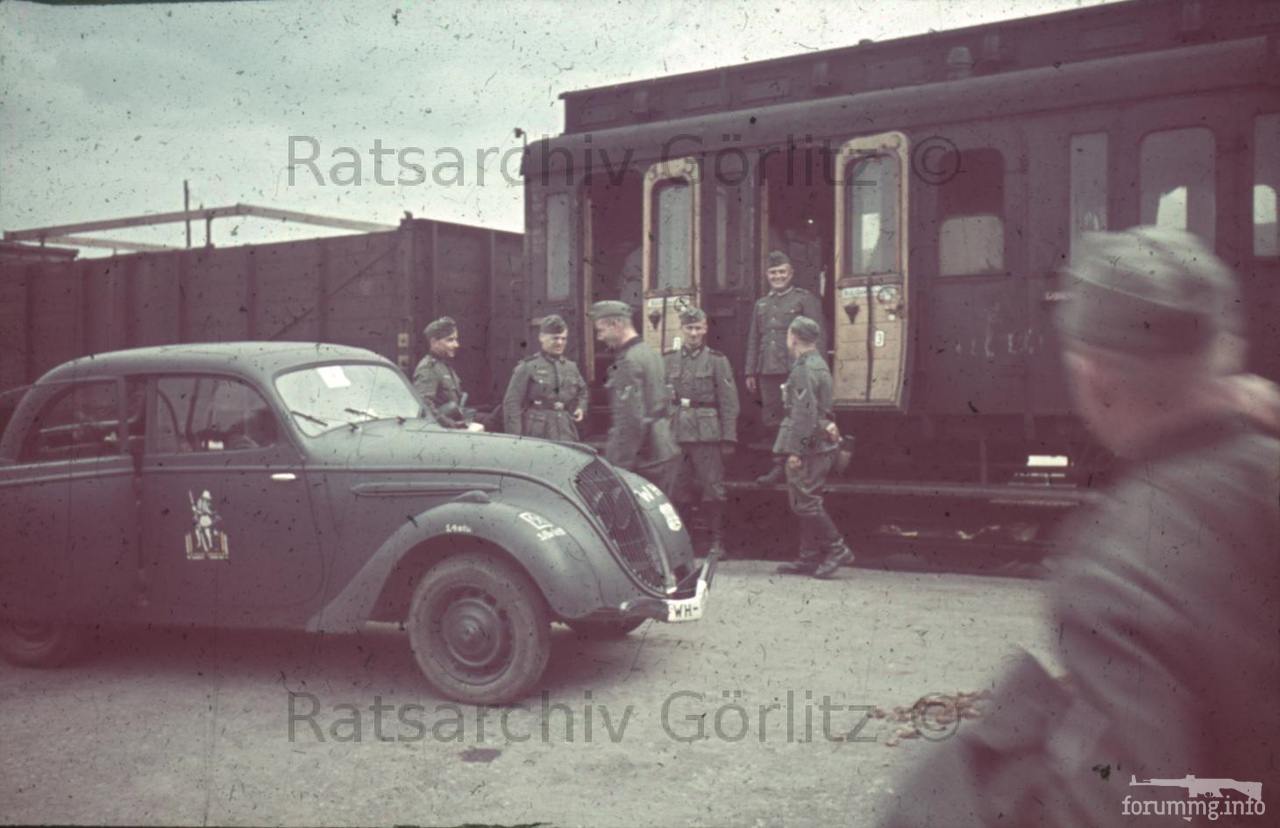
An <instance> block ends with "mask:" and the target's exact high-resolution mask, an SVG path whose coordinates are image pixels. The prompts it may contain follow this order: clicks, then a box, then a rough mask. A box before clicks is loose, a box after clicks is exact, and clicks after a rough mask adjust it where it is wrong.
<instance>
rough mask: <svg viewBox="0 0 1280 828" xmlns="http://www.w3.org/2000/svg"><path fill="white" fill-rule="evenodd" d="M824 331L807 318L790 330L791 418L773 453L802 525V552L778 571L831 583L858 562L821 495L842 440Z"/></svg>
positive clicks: (788, 402)
mask: <svg viewBox="0 0 1280 828" xmlns="http://www.w3.org/2000/svg"><path fill="white" fill-rule="evenodd" d="M821 336H822V329H821V328H820V327H819V326H818V323H817V322H816V321H814V320H812V319H810V318H809V317H807V316H798V317H796V318H795V319H794V320H792V322H791V324H790V325H789V326H788V328H787V349H788V350H789V351H790V352H791V355H792V356H793V357H794V362H793V363H792V365H791V373H790V374H788V375H787V384H786V396H785V399H784V403H785V407H786V417H785V418H784V419H783V421H782V425H781V426H779V428H778V439H777V440H776V441H774V444H773V453H774V454H775V455H776V456H778V457H779V458H780V459H781V461H782V463H783V469H784V471H785V474H786V477H787V502H788V505H789V506H790V507H791V513H792V514H794V515H795V516H796V518H797V519H798V520H799V521H800V527H799V528H800V552H799V555H798V557H797V559H796V560H795V561H793V562H789V563H784V564H782V565H781V566H779V567H778V571H779V572H781V573H783V574H787V575H813V576H814V577H815V578H829V577H831V576H832V575H834V574H835V573H836V571H837V570H838V569H839V568H840V567H841V566H843V565H845V564H847V563H851V562H852V561H853V552H851V551H850V550H849V547H848V546H847V545H846V544H845V542H844V538H842V537H841V536H840V530H839V529H837V528H836V524H835V521H833V520H832V519H831V515H829V514H827V510H826V507H825V505H824V504H823V499H822V490H823V487H824V486H825V485H826V482H827V475H829V474H830V473H831V469H832V468H833V467H834V466H835V463H836V459H837V456H838V453H839V447H840V446H839V438H838V437H837V436H835V435H834V433H833V432H834V422H835V421H834V419H833V409H832V404H831V401H832V383H831V370H830V369H829V368H827V362H826V360H824V359H823V358H822V355H821V354H820V353H818V341H819V339H820V338H821Z"/></svg>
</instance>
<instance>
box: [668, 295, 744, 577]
mask: <svg viewBox="0 0 1280 828" xmlns="http://www.w3.org/2000/svg"><path fill="white" fill-rule="evenodd" d="M680 327H681V331H682V332H683V334H684V342H683V344H682V345H681V347H680V348H678V349H676V350H674V351H670V352H669V353H667V354H665V355H664V356H663V360H664V361H665V363H666V372H667V382H668V383H669V384H670V385H671V388H672V391H673V392H674V394H675V406H676V410H675V413H674V414H673V415H672V427H673V429H674V431H675V438H676V442H677V443H679V444H680V451H681V455H682V457H681V463H680V472H679V476H678V478H677V482H676V491H675V492H674V493H673V495H672V499H673V500H675V501H676V502H678V503H681V504H688V503H692V502H693V499H694V498H693V497H692V495H691V494H690V493H689V492H688V489H690V488H691V486H690V485H689V482H690V481H689V478H690V472H692V474H693V477H695V478H696V480H697V488H698V495H699V496H700V497H701V501H702V510H703V513H704V515H705V517H706V521H707V529H708V530H709V531H710V533H711V549H710V550H709V552H708V554H709V555H710V556H712V557H717V558H718V557H720V556H721V555H723V554H724V501H725V497H724V461H723V460H722V459H721V452H725V453H728V452H730V451H732V450H733V444H734V442H736V441H737V439H738V388H737V385H736V384H735V383H734V381H733V368H731V367H730V366H729V359H728V357H726V356H725V355H724V354H722V353H720V352H719V351H714V350H712V349H711V348H708V347H707V346H706V339H707V315H706V313H705V312H703V311H702V310H701V309H699V308H688V309H686V310H684V311H683V312H682V313H681V314H680Z"/></svg>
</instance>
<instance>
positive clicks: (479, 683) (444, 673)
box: [406, 552, 551, 704]
mask: <svg viewBox="0 0 1280 828" xmlns="http://www.w3.org/2000/svg"><path fill="white" fill-rule="evenodd" d="M406 626H407V627H408V631H409V643H410V645H411V646H412V647H413V655H414V658H415V659H416V660H417V662H418V667H419V668H420V669H421V670H422V672H423V674H424V675H425V676H426V677H427V679H428V680H429V681H430V682H431V683H432V684H433V685H435V686H436V688H437V689H439V690H440V691H441V692H443V693H444V694H445V695H447V696H449V697H450V698H453V699H456V700H457V701H461V702H466V703H469V704H504V703H507V702H510V701H514V700H516V699H519V698H522V697H524V696H525V695H527V694H528V693H529V691H531V690H532V689H533V687H534V685H536V684H537V683H538V681H539V680H540V679H541V678H542V673H543V671H544V670H546V667H547V659H548V658H549V657H550V654H551V629H550V628H551V622H550V620H549V617H548V613H547V608H546V603H545V602H544V600H543V598H542V593H541V592H539V591H538V588H537V587H536V586H534V585H533V583H532V582H531V581H530V580H529V578H528V576H526V575H525V574H524V572H522V571H520V570H519V569H518V568H517V567H516V566H514V565H513V564H511V563H508V562H507V561H504V560H502V559H501V558H499V557H497V556H495V555H490V554H485V553H479V552H468V553H465V554H462V555H458V556H455V557H451V558H446V559H445V560H443V561H441V562H440V563H438V564H436V565H435V566H433V567H432V568H431V569H429V570H428V571H427V573H426V574H425V575H423V577H422V580H421V581H420V582H419V583H418V587H417V589H416V590H415V591H414V594H413V603H412V605H411V607H410V609H409V622H408V624H407V625H406Z"/></svg>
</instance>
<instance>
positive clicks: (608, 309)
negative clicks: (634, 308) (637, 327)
mask: <svg viewBox="0 0 1280 828" xmlns="http://www.w3.org/2000/svg"><path fill="white" fill-rule="evenodd" d="M615 316H622V317H625V318H627V319H630V318H631V306H630V305H628V304H627V303H626V302H619V301H618V300H616V299H609V300H607V301H604V302H596V303H595V304H594V305H592V306H591V318H592V319H609V318H611V317H615Z"/></svg>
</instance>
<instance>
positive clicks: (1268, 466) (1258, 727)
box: [885, 227, 1280, 826]
mask: <svg viewBox="0 0 1280 828" xmlns="http://www.w3.org/2000/svg"><path fill="white" fill-rule="evenodd" d="M1071 273H1072V275H1074V276H1075V284H1074V285H1073V286H1072V289H1071V291H1070V298H1069V299H1068V300H1067V301H1066V302H1063V303H1062V305H1061V306H1060V308H1059V311H1058V313H1059V315H1058V320H1057V321H1058V328H1059V331H1060V333H1061V340H1062V343H1063V346H1064V352H1065V353H1064V357H1065V359H1064V364H1065V366H1066V369H1067V380H1068V386H1069V389H1070V391H1071V394H1072V397H1073V399H1074V400H1075V404H1076V408H1077V410H1078V411H1079V413H1080V417H1081V419H1082V421H1083V423H1084V425H1085V427H1086V428H1087V429H1088V430H1089V431H1090V433H1092V434H1093V436H1094V437H1095V438H1096V439H1097V440H1098V441H1099V442H1100V443H1101V444H1102V445H1103V446H1105V447H1106V448H1107V449H1109V450H1110V451H1112V452H1113V453H1115V454H1116V455H1117V456H1118V457H1119V458H1121V460H1122V462H1123V465H1121V466H1120V468H1119V469H1118V471H1119V474H1118V475H1117V480H1116V482H1115V483H1114V484H1113V485H1112V486H1111V487H1110V489H1109V491H1107V492H1105V497H1103V498H1101V499H1099V500H1098V501H1097V502H1095V503H1091V504H1089V505H1086V506H1082V507H1080V509H1081V511H1080V512H1079V513H1077V514H1076V515H1074V516H1073V517H1072V518H1071V519H1070V520H1069V522H1068V523H1066V524H1065V525H1064V526H1063V527H1062V530H1061V531H1060V533H1059V535H1058V537H1057V539H1056V541H1057V542H1056V543H1055V544H1054V545H1055V547H1056V548H1057V549H1059V550H1060V551H1059V553H1058V556H1057V557H1058V558H1059V559H1060V560H1061V564H1060V566H1059V574H1058V575H1057V576H1056V582H1055V583H1054V584H1053V585H1052V586H1051V587H1050V589H1049V591H1048V599H1049V612H1048V615H1049V616H1050V617H1049V627H1050V628H1051V629H1053V630H1055V631H1056V635H1055V637H1054V641H1055V642H1056V643H1055V652H1054V653H1052V656H1051V660H1052V662H1053V663H1054V664H1057V665H1060V666H1061V669H1062V671H1063V672H1065V674H1066V675H1067V677H1068V681H1066V682H1062V681H1059V680H1058V679H1056V678H1055V677H1054V676H1053V675H1051V674H1050V673H1049V672H1048V671H1046V670H1045V669H1044V667H1043V666H1041V664H1040V662H1039V661H1038V660H1037V659H1035V658H1034V657H1032V656H1029V655H1025V654H1024V655H1023V656H1022V657H1021V658H1020V659H1018V660H1017V661H1016V662H1015V663H1014V665H1013V666H1012V668H1011V670H1010V672H1009V674H1008V675H1007V676H1006V677H1005V678H1004V679H1003V680H1002V681H1000V682H999V683H998V684H997V685H996V691H995V697H994V698H993V700H992V702H991V705H990V712H988V713H986V714H984V715H983V717H982V718H981V719H980V720H979V721H976V722H972V723H971V722H968V721H966V722H965V723H964V724H965V726H964V727H963V728H961V729H960V730H959V732H956V731H955V730H954V729H952V730H951V731H950V732H951V733H953V734H954V738H951V739H948V740H947V741H946V743H945V744H935V745H933V753H932V755H931V756H930V757H929V759H928V760H927V764H926V765H925V766H924V767H921V768H919V769H918V770H917V771H916V773H914V774H913V776H912V778H911V779H910V780H908V781H907V783H906V784H905V785H898V786H896V787H897V788H898V793H897V795H896V801H895V802H893V803H892V804H893V809H894V812H893V813H892V814H890V815H889V816H888V817H887V818H886V820H885V824H886V825H890V826H914V825H929V824H936V823H937V821H938V818H939V816H938V815H939V814H947V815H948V817H947V820H948V822H950V823H951V824H956V825H959V824H964V825H991V824H995V823H997V822H999V823H1001V824H1007V825H1032V824H1034V825H1099V826H1103V825H1117V826H1119V825H1133V824H1135V821H1134V820H1133V818H1132V816H1126V814H1131V813H1133V812H1131V811H1129V806H1130V805H1131V804H1135V805H1137V806H1144V805H1153V806H1158V810H1156V813H1157V814H1165V815H1170V814H1174V813H1177V811H1175V810H1174V809H1173V807H1172V806H1179V805H1186V803H1187V798H1188V796H1190V797H1191V798H1192V799H1193V800H1194V799H1195V798H1196V794H1195V793H1194V792H1190V793H1188V792H1187V791H1177V790H1176V789H1173V790H1169V791H1162V790H1161V789H1159V788H1134V787H1131V786H1132V785H1134V780H1135V779H1141V780H1147V779H1153V778H1155V779H1162V778H1163V779H1168V778H1173V779H1177V780H1179V781H1182V780H1184V779H1186V778H1187V777H1188V776H1199V777H1200V778H1202V779H1203V778H1204V777H1206V776H1208V777H1222V778H1221V779H1218V780H1215V781H1222V782H1227V781H1233V780H1248V781H1252V782H1254V783H1257V784H1258V785H1259V786H1260V788H1261V790H1272V791H1274V790H1275V789H1276V785H1277V784H1280V771H1278V770H1277V764H1276V761H1275V755H1276V745H1277V744H1278V743H1280V707H1277V705H1276V703H1275V689H1276V687H1278V686H1280V647H1277V644H1276V630H1278V629H1280V602H1277V601H1276V595H1277V585H1278V584H1280V555H1277V554H1276V551H1277V544H1276V539H1277V538H1280V509H1277V505H1276V504H1277V502H1280V477H1278V476H1277V474H1276V470H1277V469H1280V440H1277V439H1276V436H1275V435H1274V433H1272V434H1268V433H1267V429H1268V424H1269V423H1274V421H1273V420H1271V415H1270V413H1269V412H1268V410H1267V408H1266V407H1265V406H1264V407H1262V408H1259V407H1257V406H1256V405H1255V404H1254V402H1251V401H1250V400H1248V399H1247V396H1249V395H1248V394H1246V395H1245V396H1241V394H1240V393H1239V392H1240V389H1241V388H1242V387H1244V388H1251V389H1265V387H1266V386H1265V383H1261V384H1260V383H1259V382H1258V380H1257V379H1256V378H1250V377H1248V376H1247V375H1243V374H1239V373H1236V372H1238V371H1240V370H1242V368H1243V361H1242V359H1241V358H1240V357H1239V356H1238V355H1237V356H1234V357H1233V356H1231V355H1230V353H1229V351H1228V350H1224V347H1223V346H1224V345H1228V344H1229V342H1230V339H1231V337H1232V335H1233V331H1232V330H1231V329H1232V327H1233V324H1238V321H1236V320H1233V318H1232V317H1233V316H1235V315H1236V313H1237V312H1238V311H1237V309H1238V306H1239V302H1240V296H1239V293H1238V289H1237V287H1236V282H1235V279H1234V277H1233V275H1232V273H1231V272H1230V270H1229V269H1228V268H1227V266H1226V265H1225V264H1224V263H1223V262H1222V261H1221V260H1219V259H1218V258H1217V257H1216V256H1215V255H1214V254H1213V253H1212V252H1211V251H1210V250H1209V249H1208V248H1207V247H1206V246H1205V245H1204V244H1203V243H1202V242H1200V240H1199V239H1197V238H1195V237H1194V236H1192V235H1190V234H1188V233H1185V232H1183V231H1179V230H1171V229H1167V228H1155V227H1141V228H1134V229H1131V230H1126V231H1124V232H1120V233H1096V234H1090V235H1088V236H1085V237H1084V240H1083V243H1082V244H1081V245H1079V246H1078V247H1077V251H1076V254H1075V255H1074V256H1073V257H1072V262H1071ZM1242 382H1243V383H1244V384H1243V386H1242ZM1250 393H1252V392H1250ZM1266 393H1267V394H1268V395H1269V394H1270V392H1269V391H1267V392H1266ZM930 718H931V719H932V718H933V717H930ZM937 720H938V721H942V719H941V718H938V719H937ZM926 737H928V734H926ZM1108 768H1110V769H1111V770H1112V771H1115V770H1119V771H1120V778H1119V780H1117V778H1116V776H1115V775H1114V774H1112V775H1111V778H1110V779H1108V773H1107V769H1108ZM1126 781H1128V783H1129V784H1128V785H1126V784H1125V782H1126ZM1184 787H1186V786H1184ZM1131 799H1133V800H1139V801H1138V802H1137V803H1130V801H1129V800H1131ZM1169 799H1173V800H1176V801H1168V800H1169ZM1153 800H1156V801H1153ZM1158 800H1165V801H1158ZM1258 804H1261V800H1259V801H1258ZM1166 808H1168V810H1166ZM1148 813H1149V812H1148ZM1181 813H1182V814H1183V815H1184V816H1183V820H1187V819H1189V817H1187V816H1185V814H1187V813H1194V811H1186V810H1183V811H1182V812H1181ZM1202 813H1203V812H1202ZM1209 813H1210V814H1211V819H1213V816H1212V815H1213V814H1214V812H1213V811H1210V812H1209ZM1259 813H1261V811H1259ZM1166 819H1167V820H1168V822H1170V823H1172V824H1177V823H1176V822H1175V821H1173V820H1172V818H1171V817H1166ZM1228 821H1230V820H1228ZM1248 823H1249V820H1247V819H1245V820H1240V821H1238V822H1235V823H1234V824H1239V825H1245V824H1248ZM1162 824H1163V823H1162Z"/></svg>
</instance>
